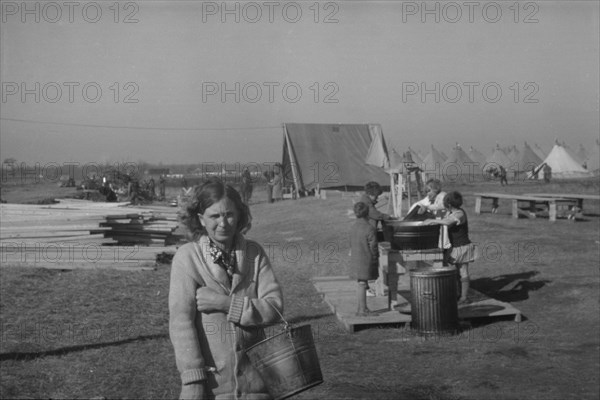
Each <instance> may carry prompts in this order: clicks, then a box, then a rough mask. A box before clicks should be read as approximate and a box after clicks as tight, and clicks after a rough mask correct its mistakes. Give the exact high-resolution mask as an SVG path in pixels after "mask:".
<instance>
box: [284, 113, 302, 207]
mask: <svg viewBox="0 0 600 400" xmlns="http://www.w3.org/2000/svg"><path fill="white" fill-rule="evenodd" d="M283 137H284V140H285V143H286V144H287V149H288V156H289V157H290V164H291V167H292V176H293V178H294V186H295V187H296V195H297V196H298V197H297V198H300V182H298V171H296V168H297V167H298V166H297V164H296V159H295V158H294V153H292V145H291V144H290V138H289V136H288V134H287V129H286V127H285V124H283ZM292 197H293V196H292Z"/></svg>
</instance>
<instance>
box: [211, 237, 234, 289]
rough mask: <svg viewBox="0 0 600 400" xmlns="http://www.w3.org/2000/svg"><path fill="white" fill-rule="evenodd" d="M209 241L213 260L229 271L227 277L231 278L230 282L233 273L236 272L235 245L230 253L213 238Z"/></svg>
mask: <svg viewBox="0 0 600 400" xmlns="http://www.w3.org/2000/svg"><path fill="white" fill-rule="evenodd" d="M209 243H210V244H209V252H210V256H211V258H212V261H213V262H214V263H215V264H217V265H219V266H220V267H221V268H223V269H224V270H225V272H227V277H228V278H229V282H231V279H232V278H233V274H234V273H235V264H236V258H235V247H233V248H232V249H231V250H230V251H229V253H225V252H223V250H221V249H220V248H218V247H217V245H216V244H215V243H214V242H213V241H212V240H209Z"/></svg>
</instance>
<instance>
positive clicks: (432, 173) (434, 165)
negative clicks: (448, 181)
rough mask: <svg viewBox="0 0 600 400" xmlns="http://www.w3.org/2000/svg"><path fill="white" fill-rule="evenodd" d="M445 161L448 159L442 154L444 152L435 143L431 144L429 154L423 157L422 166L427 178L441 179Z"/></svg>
mask: <svg viewBox="0 0 600 400" xmlns="http://www.w3.org/2000/svg"><path fill="white" fill-rule="evenodd" d="M445 162H446V159H445V158H444V157H443V156H442V154H441V153H440V152H439V151H438V150H437V149H436V148H435V147H434V146H433V145H431V149H430V150H429V154H427V155H426V156H425V158H424V159H423V164H422V167H421V168H422V169H423V172H424V173H425V176H426V179H430V178H438V179H439V178H440V176H441V170H442V166H443V165H444V163H445Z"/></svg>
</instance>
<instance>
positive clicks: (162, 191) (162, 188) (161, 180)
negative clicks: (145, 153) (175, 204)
mask: <svg viewBox="0 0 600 400" xmlns="http://www.w3.org/2000/svg"><path fill="white" fill-rule="evenodd" d="M165 185H166V179H165V176H164V175H161V176H160V178H158V193H159V195H160V200H161V201H164V200H165Z"/></svg>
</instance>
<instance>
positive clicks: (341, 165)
mask: <svg viewBox="0 0 600 400" xmlns="http://www.w3.org/2000/svg"><path fill="white" fill-rule="evenodd" d="M282 164H283V171H284V174H285V175H284V176H285V178H286V181H289V182H293V183H294V186H295V187H296V189H297V190H299V191H304V190H312V189H316V188H317V186H318V187H319V188H320V189H345V190H360V189H362V188H363V187H364V185H365V183H367V182H369V181H375V182H377V183H379V184H380V185H381V186H386V187H388V186H389V185H390V178H389V175H388V174H387V173H386V172H385V170H386V169H388V168H389V165H390V163H389V158H388V152H387V147H386V144H385V139H384V137H383V132H382V130H381V126H380V125H379V124H284V133H283V161H282Z"/></svg>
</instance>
